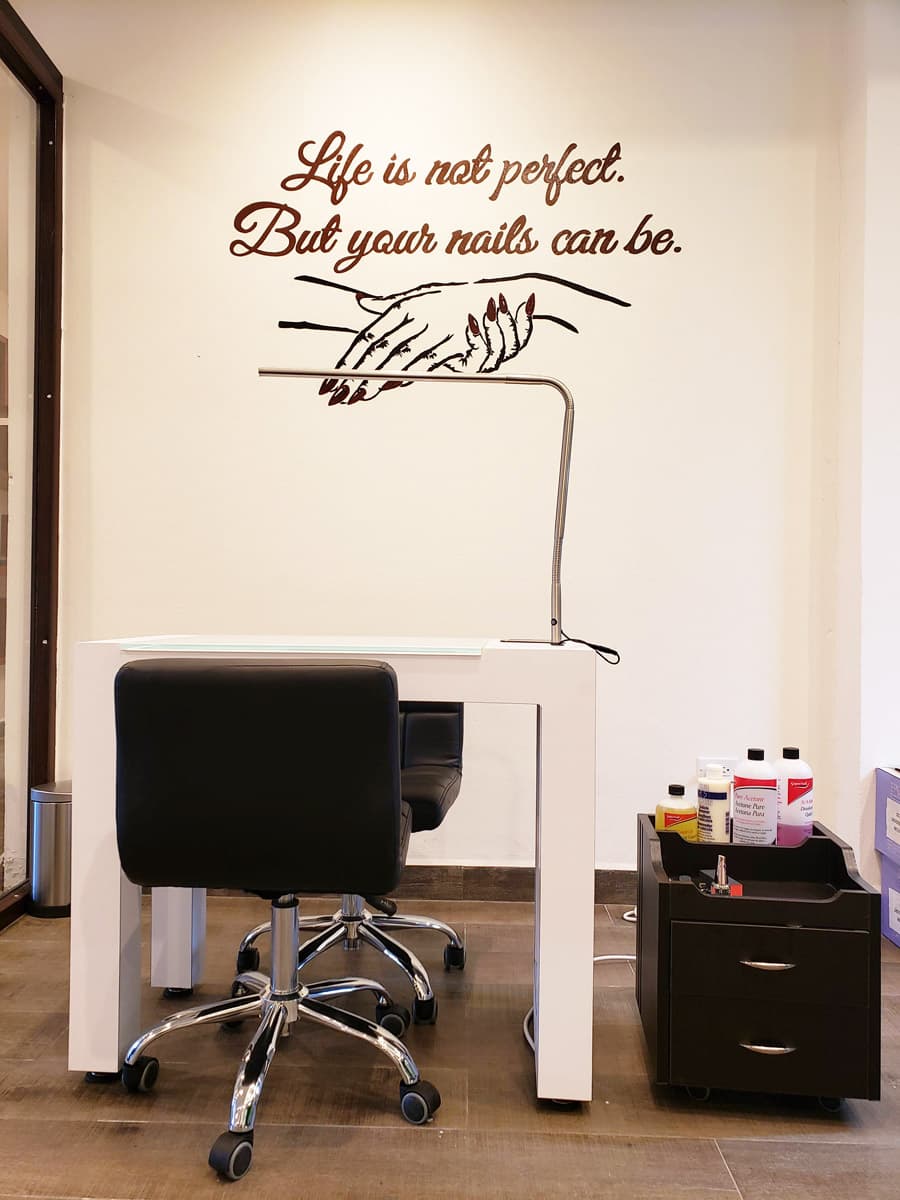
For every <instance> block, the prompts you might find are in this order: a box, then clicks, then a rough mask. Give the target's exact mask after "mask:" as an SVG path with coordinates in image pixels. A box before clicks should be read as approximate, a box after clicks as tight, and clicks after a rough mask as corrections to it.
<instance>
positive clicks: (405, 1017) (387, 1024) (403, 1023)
mask: <svg viewBox="0 0 900 1200" xmlns="http://www.w3.org/2000/svg"><path fill="white" fill-rule="evenodd" d="M410 1020H411V1017H410V1015H409V1009H408V1008H404V1007H403V1005H402V1004H379V1005H378V1007H377V1008H376V1009H375V1022H376V1024H378V1025H380V1026H381V1028H382V1029H386V1030H387V1031H388V1033H392V1034H393V1035H394V1037H398V1038H402V1037H403V1035H404V1033H406V1031H407V1029H409V1023H410Z"/></svg>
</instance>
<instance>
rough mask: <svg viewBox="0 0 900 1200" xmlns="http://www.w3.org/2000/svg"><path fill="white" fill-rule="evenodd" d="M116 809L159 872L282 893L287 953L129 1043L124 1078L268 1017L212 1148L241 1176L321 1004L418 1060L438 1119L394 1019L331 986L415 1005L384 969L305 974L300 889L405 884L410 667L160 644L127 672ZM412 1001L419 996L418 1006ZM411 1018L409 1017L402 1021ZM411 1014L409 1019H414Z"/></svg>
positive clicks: (128, 851) (162, 879) (126, 853)
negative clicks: (196, 1030) (316, 979)
mask: <svg viewBox="0 0 900 1200" xmlns="http://www.w3.org/2000/svg"><path fill="white" fill-rule="evenodd" d="M115 707H116V738H117V760H116V822H117V829H118V843H119V856H120V858H121V862H122V869H123V870H124V872H125V874H126V875H127V876H128V878H129V879H131V880H132V881H133V882H134V883H139V884H143V885H148V886H151V887H206V888H212V887H215V888H240V889H242V890H244V891H248V892H253V893H255V894H256V895H259V896H262V897H264V898H265V899H268V900H270V901H271V904H272V923H271V928H272V933H273V936H272V967H271V973H270V975H269V976H268V977H267V976H265V975H262V974H260V973H259V972H257V971H248V972H243V973H242V974H241V975H240V976H239V978H238V980H237V981H236V983H235V987H234V989H233V994H232V996H231V997H230V998H229V999H225V1000H220V1001H217V1002H213V1003H210V1004H204V1005H200V1006H198V1007H195V1008H190V1009H185V1010H184V1011H182V1012H176V1013H172V1014H171V1015H170V1016H168V1017H167V1018H166V1019H165V1020H164V1021H161V1022H160V1023H159V1024H158V1025H155V1026H154V1027H153V1028H152V1029H149V1030H147V1031H146V1032H145V1033H143V1034H141V1036H140V1037H139V1038H137V1039H136V1040H135V1041H134V1042H133V1043H132V1045H131V1046H130V1047H129V1049H128V1052H127V1054H126V1055H125V1062H124V1066H123V1068H122V1082H123V1083H124V1085H125V1087H126V1088H127V1089H128V1090H129V1091H140V1092H144V1091H149V1090H150V1088H151V1087H152V1086H153V1084H154V1083H155V1081H156V1076H157V1073H158V1070H159V1063H158V1061H157V1060H156V1059H155V1058H151V1057H148V1056H147V1055H146V1054H145V1051H146V1050H147V1048H148V1047H149V1046H150V1045H151V1043H153V1042H155V1041H156V1040H157V1038H160V1037H162V1036H163V1035H164V1034H166V1033H170V1032H171V1031H172V1030H175V1029H184V1028H186V1027H188V1026H194V1025H207V1024H212V1023H220V1024H222V1023H225V1024H231V1025H233V1024H236V1023H237V1024H239V1023H240V1021H241V1020H243V1019H244V1018H247V1017H252V1016H257V1017H259V1018H260V1021H259V1026H258V1028H257V1031H256V1033H255V1035H254V1037H253V1040H252V1041H251V1042H250V1045H249V1046H248V1048H247V1050H246V1052H245V1053H244V1057H243V1060H242V1062H241V1065H240V1068H239V1069H238V1073H237V1080H236V1082H235V1087H234V1094H233V1097H232V1102H231V1119H230V1121H229V1127H228V1132H226V1133H223V1134H222V1135H221V1137H219V1138H218V1139H217V1141H216V1142H215V1144H214V1145H213V1147H212V1150H211V1152H210V1156H209V1162H210V1165H211V1166H212V1167H214V1168H215V1169H216V1170H217V1171H218V1172H219V1173H220V1174H222V1175H223V1176H225V1177H226V1178H228V1179H237V1178H240V1176H242V1175H244V1174H245V1173H246V1171H247V1170H248V1169H249V1167H250V1162H251V1158H252V1154H253V1127H254V1123H255V1119H256V1109H257V1105H258V1103H259V1098H260V1093H261V1091H262V1087H263V1083H264V1082H265V1078H266V1072H267V1071H268V1068H269V1065H270V1064H271V1061H272V1058H273V1056H274V1053H275V1050H276V1047H277V1044H278V1039H279V1036H280V1035H281V1034H282V1033H286V1032H287V1030H288V1028H289V1027H290V1026H291V1025H293V1024H294V1023H295V1022H296V1021H298V1020H305V1019H307V1018H308V1019H310V1020H312V1021H315V1022H318V1023H319V1024H322V1025H327V1026H328V1027H329V1028H331V1029H334V1030H336V1031H338V1032H340V1033H349V1034H351V1035H352V1036H353V1037H358V1038H362V1039H363V1040H364V1041H366V1042H368V1043H369V1044H370V1045H372V1046H374V1047H375V1048H376V1049H378V1050H380V1051H381V1052H382V1053H383V1054H386V1055H387V1056H388V1058H390V1059H391V1061H392V1062H393V1063H394V1065H395V1066H396V1067H397V1069H398V1071H399V1073H400V1077H401V1081H402V1082H401V1084H400V1107H401V1111H402V1113H403V1116H404V1117H405V1118H406V1119H407V1120H408V1121H410V1122H412V1123H413V1124H424V1123H425V1122H426V1121H428V1120H430V1119H431V1117H432V1115H433V1114H434V1112H435V1111H436V1110H437V1108H438V1106H439V1105H440V1102H441V1098H440V1095H439V1093H438V1091H437V1089H436V1088H435V1087H434V1086H433V1085H432V1084H430V1083H428V1082H426V1081H425V1080H423V1079H421V1078H420V1076H419V1071H418V1069H417V1067H416V1064H415V1062H414V1061H413V1059H412V1057H411V1056H410V1054H409V1052H408V1051H407V1049H406V1047H405V1046H404V1045H403V1043H402V1042H401V1041H400V1040H399V1039H398V1038H397V1037H396V1036H395V1035H394V1033H392V1032H391V1031H390V1030H389V1029H387V1028H384V1027H383V1026H382V1025H380V1024H376V1023H375V1022H373V1021H369V1020H366V1019H365V1018H364V1017H361V1016H357V1015H355V1014H354V1013H349V1012H345V1011H344V1010H342V1009H340V1008H335V1007H333V1006H332V1005H330V1004H327V1003H324V1001H325V1000H326V999H328V998H333V997H336V996H341V995H346V994H348V993H350V992H355V991H368V992H372V993H373V994H374V995H375V997H376V1015H378V1016H382V1015H386V1016H387V1017H388V1018H389V1019H388V1024H395V1023H396V1020H397V1015H398V1013H400V1014H402V1012H403V1010H401V1009H398V1008H397V1007H396V1006H394V1005H392V1003H391V999H390V996H389V995H388V993H387V992H386V991H385V989H384V988H383V987H382V986H381V984H379V983H377V982H376V981H375V980H371V979H358V978H352V979H337V980H327V981H325V982H322V983H318V984H310V985H304V984H303V983H302V982H301V980H300V979H299V977H298V965H297V964H298V960H299V922H298V903H297V895H298V894H302V893H303V892H315V893H319V894H321V893H322V892H334V891H351V890H352V891H356V890H359V891H362V892H373V893H376V894H379V893H382V892H388V891H390V890H391V888H393V887H394V886H395V885H396V883H397V880H398V879H399V876H400V872H401V869H402V867H403V863H404V861H405V856H406V846H407V842H408V838H409V831H410V825H411V812H410V809H409V806H408V805H406V804H404V803H403V802H402V800H401V796H400V754H399V712H398V703H397V681H396V677H395V675H394V672H393V671H392V669H391V668H390V667H389V666H388V665H387V664H386V663H377V662H352V661H347V660H341V661H337V662H315V663H310V662H296V663H293V664H284V663H273V662H263V663H260V662H243V661H231V662H223V661H211V660H184V659H180V660H165V659H163V660H159V659H155V660H152V659H151V660H145V661H139V662H134V663H128V664H127V665H125V666H123V667H122V669H121V670H120V671H119V672H118V674H117V676H116V682H115ZM406 1017H407V1018H408V1014H406ZM401 1024H404V1023H403V1022H402V1021H401ZM404 1027H405V1025H404Z"/></svg>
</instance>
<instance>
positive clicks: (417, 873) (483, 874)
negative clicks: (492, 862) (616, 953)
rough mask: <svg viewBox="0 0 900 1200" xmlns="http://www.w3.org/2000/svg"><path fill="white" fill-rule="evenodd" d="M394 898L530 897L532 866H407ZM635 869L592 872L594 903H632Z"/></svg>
mask: <svg viewBox="0 0 900 1200" xmlns="http://www.w3.org/2000/svg"><path fill="white" fill-rule="evenodd" d="M391 896H392V897H393V898H394V899H404V898H410V899H413V898H418V899H420V900H426V899H427V900H533V899H534V870H533V868H531V867H456V866H439V867H426V866H407V867H405V868H404V870H403V877H402V879H401V880H400V883H399V885H398V886H397V887H396V888H395V889H394V891H393V892H391ZM636 897H637V871H607V870H597V871H595V872H594V903H595V904H633V903H634V902H635V899H636Z"/></svg>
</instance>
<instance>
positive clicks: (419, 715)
mask: <svg viewBox="0 0 900 1200" xmlns="http://www.w3.org/2000/svg"><path fill="white" fill-rule="evenodd" d="M462 749H463V705H462V704H457V703H450V702H449V701H447V702H445V701H432V700H401V701H400V765H401V766H402V767H424V766H436V767H454V768H456V770H457V771H459V772H460V773H461V772H462Z"/></svg>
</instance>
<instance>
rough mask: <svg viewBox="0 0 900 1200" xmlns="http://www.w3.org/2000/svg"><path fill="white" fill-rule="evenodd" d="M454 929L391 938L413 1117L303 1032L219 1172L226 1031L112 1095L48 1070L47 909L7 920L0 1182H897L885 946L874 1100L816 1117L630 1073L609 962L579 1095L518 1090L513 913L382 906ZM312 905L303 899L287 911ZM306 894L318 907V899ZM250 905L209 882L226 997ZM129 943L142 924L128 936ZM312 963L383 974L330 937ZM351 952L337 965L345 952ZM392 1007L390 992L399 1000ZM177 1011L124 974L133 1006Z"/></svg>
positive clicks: (228, 1079)
mask: <svg viewBox="0 0 900 1200" xmlns="http://www.w3.org/2000/svg"><path fill="white" fill-rule="evenodd" d="M404 906H405V907H406V908H407V909H408V910H410V911H413V910H415V911H419V912H430V913H433V914H434V915H436V916H439V917H440V918H442V919H443V920H445V921H449V922H450V923H452V924H454V925H456V926H457V928H460V927H461V928H462V930H464V932H465V937H466V940H467V943H468V947H469V958H468V965H467V967H466V970H465V972H463V973H456V972H454V973H452V974H449V975H447V974H445V973H444V971H443V969H442V966H441V949H442V947H441V945H440V941H439V940H438V939H435V938H434V937H432V936H430V935H427V934H422V933H411V934H409V935H408V941H409V944H410V945H411V946H413V948H414V949H415V950H416V952H417V953H419V954H420V957H421V958H422V959H423V961H424V962H425V965H426V966H427V967H428V968H429V969H430V970H431V971H432V972H433V974H434V977H435V981H436V984H437V990H438V991H439V997H440V1016H439V1020H438V1023H437V1025H435V1026H434V1027H422V1026H419V1027H413V1029H411V1030H410V1032H409V1034H408V1035H407V1042H408V1044H409V1046H410V1048H411V1050H412V1052H413V1054H414V1056H415V1057H416V1060H417V1061H418V1063H419V1066H420V1068H421V1069H422V1072H423V1074H424V1075H425V1076H426V1077H427V1078H429V1079H431V1080H432V1082H433V1083H435V1084H437V1086H438V1087H439V1089H440V1091H441V1094H442V1096H443V1105H442V1107H441V1109H440V1111H439V1114H438V1119H437V1120H436V1121H435V1122H434V1124H433V1125H430V1126H428V1127H427V1128H414V1127H412V1126H408V1125H406V1124H405V1123H404V1121H403V1120H402V1118H401V1116H400V1114H399V1110H398V1104H397V1099H396V1097H397V1083H396V1079H395V1077H394V1075H393V1073H392V1071H391V1069H390V1066H389V1064H387V1061H386V1060H382V1061H379V1060H378V1059H377V1058H373V1057H372V1055H371V1052H370V1051H368V1050H367V1048H366V1047H365V1046H364V1045H362V1043H360V1042H358V1041H356V1040H355V1039H350V1038H339V1037H337V1036H336V1035H334V1034H332V1033H330V1032H329V1031H328V1030H325V1029H319V1028H315V1027H308V1026H304V1027H303V1029H302V1030H300V1031H298V1033H297V1035H296V1036H294V1037H292V1038H291V1040H290V1042H289V1043H288V1045H287V1046H285V1047H284V1048H283V1050H281V1051H279V1055H278V1058H277V1060H276V1063H275V1065H274V1067H273V1069H272V1072H271V1074H270V1078H269V1081H268V1083H267V1085H266V1091H265V1095H264V1097H263V1101H262V1104H261V1106H260V1116H259V1121H258V1126H257V1135H256V1143H255V1154H254V1163H253V1167H252V1170H251V1173H250V1174H249V1175H248V1176H247V1178H246V1179H244V1180H243V1181H241V1182H238V1183H234V1184H225V1183H223V1182H222V1181H220V1180H219V1179H218V1178H217V1177H216V1176H215V1175H214V1174H213V1172H212V1171H211V1170H210V1169H209V1167H208V1166H207V1165H206V1156H207V1153H208V1150H209V1146H210V1145H211V1143H212V1142H213V1140H214V1139H215V1138H216V1136H217V1135H218V1134H219V1133H220V1132H221V1131H222V1130H223V1129H224V1128H225V1126H226V1124H227V1110H228V1100H229V1096H230V1090H231V1085H232V1082H233V1078H234V1073H235V1070H236V1067H237V1062H238V1060H239V1057H240V1054H241V1052H242V1050H243V1045H244V1036H243V1034H242V1033H240V1032H229V1031H225V1030H220V1029H219V1030H217V1029H209V1030H202V1031H195V1032H194V1033H191V1034H187V1033H183V1034H177V1035H172V1037H170V1038H169V1039H167V1042H162V1043H159V1049H158V1051H157V1052H158V1053H159V1056H160V1058H161V1061H162V1069H161V1073H160V1079H159V1083H158V1085H157V1088H156V1090H155V1091H154V1092H153V1093H152V1094H150V1095H146V1096H132V1095H128V1094H127V1093H125V1092H124V1091H123V1090H122V1089H121V1088H120V1087H119V1086H118V1085H111V1086H109V1085H107V1086H90V1085H88V1084H86V1083H84V1082H83V1080H82V1078H81V1076H79V1075H76V1074H69V1073H68V1071H67V1070H66V1004H67V967H68V941H67V934H68V922H67V921H38V920H35V919H33V918H25V919H23V920H22V921H19V922H18V923H17V924H16V925H14V926H12V927H11V928H10V929H8V930H7V931H6V932H4V933H3V934H0V1197H2V1198H3V1200H9V1198H12V1197H15V1198H20V1197H32V1198H33V1197H41V1198H44V1200H49V1198H51V1197H65V1198H66V1200H78V1198H90V1200H174V1198H176V1197H177V1198H184V1200H188V1198H190V1200H204V1198H206V1197H212V1196H217V1197H221V1196H222V1195H223V1192H222V1189H223V1188H224V1187H228V1188H234V1189H236V1192H235V1194H239V1193H240V1192H243V1193H244V1194H245V1195H247V1194H251V1193H252V1195H253V1197H254V1200H268V1198H269V1197H272V1198H274V1197H279V1200H282V1198H284V1197H291V1198H292V1197H298V1198H301V1197H302V1198H303V1200H344V1198H347V1200H375V1198H378V1200H412V1198H415V1200H419V1198H423V1200H424V1198H429V1200H430V1198H435V1200H438V1198H445V1197H446V1198H448V1200H449V1198H454V1200H461V1198H468V1197H473V1198H474V1197H478V1198H479V1200H492V1198H498V1200H499V1198H504V1200H506V1198H509V1200H523V1198H526V1197H534V1198H536V1200H537V1198H540V1200H550V1198H555V1197H565V1198H566V1200H575V1198H579V1197H591V1198H594V1197H597V1198H606V1197H610V1198H611V1197H621V1198H623V1200H624V1198H628V1200H632V1198H634V1200H639V1198H644V1197H646V1198H648V1200H649V1198H653V1200H663V1198H669V1197H671V1198H673V1200H675V1198H677V1200H693V1198H695V1197H696V1198H698V1200H699V1198H700V1197H702V1198H703V1200H720V1198H722V1200H724V1198H725V1197H730V1198H736V1197H737V1198H741V1197H742V1198H743V1200H769V1198H772V1200H775V1198H776V1197H777V1198H778V1200H806V1198H807V1197H809V1198H813V1197H815V1200H851V1198H855V1197H866V1198H868V1200H880V1198H881V1197H888V1196H890V1197H894V1196H896V1195H897V1194H898V1190H900V1091H898V1079H900V950H897V949H896V948H895V947H893V946H891V945H890V944H889V943H887V942H885V943H884V962H883V969H884V970H883V987H882V990H883V996H884V1002H883V1051H884V1061H883V1080H882V1096H883V1098H882V1101H881V1102H880V1103H877V1104H876V1103H870V1102H866V1101H849V1102H847V1103H846V1104H845V1106H844V1108H843V1110H842V1111H841V1112H839V1113H837V1114H830V1113H826V1112H823V1111H821V1110H820V1109H819V1108H818V1107H817V1106H816V1105H815V1103H814V1102H813V1101H808V1100H801V1099H796V1100H785V1099H780V1100H779V1099H775V1098H771V1097H759V1096H748V1095H738V1094H721V1095H716V1096H715V1097H714V1098H713V1099H712V1100H711V1101H710V1102H709V1103H707V1104H705V1105H703V1104H697V1103H695V1102H693V1101H692V1100H690V1099H689V1098H688V1097H687V1096H686V1095H685V1094H684V1093H682V1092H680V1091H675V1090H668V1089H657V1088H654V1087H653V1086H652V1085H651V1084H650V1083H648V1081H647V1074H646V1060H645V1053H644V1045H643V1036H642V1032H641V1027H640V1021H639V1017H638V1012H637V1008H636V1005H635V1001H634V990H633V985H634V976H633V971H632V968H631V966H630V965H629V964H613V965H602V964H598V966H597V967H596V993H595V994H596V1005H595V1051H594V1080H595V1083H594V1101H593V1103H592V1104H590V1105H586V1106H584V1107H582V1108H581V1109H580V1110H578V1111H574V1112H566V1111H560V1110H558V1109H556V1108H554V1107H552V1106H549V1105H546V1104H539V1103H538V1102H537V1101H536V1099H535V1094H534V1084H533V1071H532V1063H531V1056H530V1052H529V1050H528V1047H527V1045H526V1043H525V1041H524V1039H523V1037H522V1018H523V1016H524V1014H525V1011H526V1009H527V1008H528V1007H529V1005H530V1002H531V1001H530V996H529V974H530V958H531V940H532V925H531V922H532V908H531V905H529V904H517V903H500V902H459V901H447V902H440V903H439V902H432V903H426V902H423V901H419V902H415V901H404ZM321 907H322V906H321V905H315V904H311V903H310V902H304V909H305V911H312V909H313V908H321ZM327 907H328V908H330V907H331V905H330V904H329V905H328V906H327ZM623 911H624V906H621V905H619V906H608V907H604V906H598V908H597V920H596V948H597V953H598V954H600V953H628V952H631V951H632V950H633V946H634V927H633V926H630V925H627V924H625V923H624V922H623V921H622V920H621V915H622V913H623ZM264 912H265V908H264V905H263V903H262V902H261V901H255V900H252V899H249V898H248V899H246V900H245V899H234V898H224V897H223V898H211V900H210V904H209V922H208V927H209V942H208V945H209V957H208V966H207V982H206V983H205V984H204V985H203V987H202V988H201V989H199V992H198V994H199V995H200V996H201V997H214V996H218V995H224V994H226V993H227V990H228V987H229V986H230V981H231V964H232V961H233V954H234V950H235V947H236V944H237V942H238V940H239V938H240V936H241V934H242V933H243V932H244V931H245V929H247V928H248V927H249V926H251V925H253V924H256V923H257V922H258V921H259V920H262V919H264V915H263V914H264ZM145 942H146V939H145ZM330 958H331V961H330V962H327V960H322V965H323V970H322V971H321V972H319V974H326V973H327V974H341V973H354V974H367V973H372V974H377V975H379V977H380V978H382V979H383V980H384V981H385V982H386V983H387V984H388V986H393V987H394V989H395V992H396V998H397V999H403V998H404V989H403V985H402V983H401V981H400V979H399V978H398V977H397V975H396V974H392V972H393V971H394V968H393V967H391V966H390V964H386V963H385V961H384V960H378V959H377V958H376V956H375V955H374V953H372V952H371V951H368V950H362V951H360V952H359V953H358V954H357V955H354V956H353V959H352V960H349V959H348V958H346V957H342V952H341V951H339V950H335V951H332V952H331V953H330ZM351 962H352V965H351ZM407 1002H408V1001H407ZM174 1007H177V1004H176V1002H173V1001H166V1000H164V999H163V998H162V997H161V996H160V995H159V993H157V992H152V991H151V990H150V988H149V987H147V988H146V990H145V1017H146V1020H147V1023H148V1024H149V1023H151V1022H152V1021H153V1020H154V1019H156V1018H157V1017H158V1016H159V1014H160V1013H163V1012H165V1011H167V1010H171V1009H173V1008H174Z"/></svg>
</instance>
